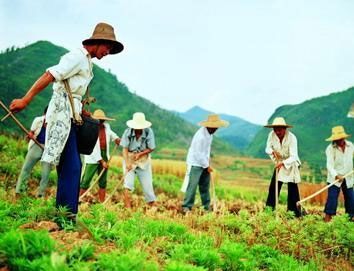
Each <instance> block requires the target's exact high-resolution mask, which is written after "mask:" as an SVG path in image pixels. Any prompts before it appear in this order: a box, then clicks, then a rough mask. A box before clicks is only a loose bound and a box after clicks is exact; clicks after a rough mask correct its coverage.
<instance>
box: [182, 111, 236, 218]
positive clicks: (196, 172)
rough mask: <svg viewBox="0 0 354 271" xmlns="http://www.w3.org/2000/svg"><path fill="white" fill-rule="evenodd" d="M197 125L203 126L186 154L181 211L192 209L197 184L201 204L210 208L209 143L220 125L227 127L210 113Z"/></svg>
mask: <svg viewBox="0 0 354 271" xmlns="http://www.w3.org/2000/svg"><path fill="white" fill-rule="evenodd" d="M199 125H200V126H203V127H201V128H199V130H198V131H197V132H196V133H195V135H194V136H193V139H192V143H191V146H190V147H189V150H188V154H187V173H186V178H185V182H184V183H183V186H182V189H181V190H182V191H183V192H184V191H185V192H186V194H185V197H184V201H183V204H182V208H183V212H188V211H190V210H192V207H193V205H194V201H195V195H196V192H197V187H198V186H199V192H200V197H201V200H202V205H203V207H204V209H205V210H210V192H209V187H210V172H212V169H211V167H210V150H211V143H212V140H213V134H214V133H215V132H216V130H217V129H218V128H220V127H227V126H228V125H229V123H228V122H227V121H225V120H221V119H220V117H219V116H218V115H215V114H212V115H209V116H208V119H207V120H204V121H202V122H200V123H199Z"/></svg>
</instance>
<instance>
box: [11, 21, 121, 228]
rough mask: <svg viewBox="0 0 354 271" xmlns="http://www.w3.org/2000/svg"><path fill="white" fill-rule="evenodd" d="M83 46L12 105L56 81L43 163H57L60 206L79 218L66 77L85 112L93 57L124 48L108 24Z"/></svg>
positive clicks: (77, 173)
mask: <svg viewBox="0 0 354 271" xmlns="http://www.w3.org/2000/svg"><path fill="white" fill-rule="evenodd" d="M82 45H83V46H82V47H81V48H78V49H76V50H72V51H70V52H68V53H66V54H65V55H63V56H62V57H61V59H60V61H59V63H58V64H57V65H54V66H52V67H50V68H48V69H47V71H46V72H45V73H44V74H43V75H42V76H40V77H39V78H38V80H37V81H36V82H35V83H34V84H33V85H32V87H31V88H30V89H29V91H28V92H27V93H26V94H25V95H24V96H23V97H22V98H20V99H15V100H13V101H12V102H11V104H10V110H11V111H13V112H19V111H21V110H22V109H24V108H26V107H27V106H28V104H29V103H30V102H31V101H32V99H33V98H34V97H35V96H36V95H37V94H38V93H40V92H41V91H43V90H44V89H45V88H46V87H47V86H48V85H49V84H51V83H53V95H52V98H51V100H50V102H49V106H48V112H47V115H46V118H47V131H46V142H45V143H46V144H45V147H44V152H43V155H42V160H41V161H42V163H49V164H54V165H56V166H57V173H58V182H57V183H58V185H57V196H56V207H57V208H59V207H66V208H67V209H68V213H69V215H68V218H69V219H70V220H72V221H76V214H77V212H78V204H79V187H80V175H81V161H80V154H79V151H78V145H77V132H76V130H77V129H76V124H75V123H74V121H73V117H74V116H73V112H72V111H73V110H72V108H71V104H70V100H69V97H68V92H67V91H68V90H67V89H66V86H65V80H66V82H67V84H68V85H69V87H70V88H71V92H72V96H73V100H74V101H73V107H74V109H75V110H74V111H75V113H78V114H80V113H81V109H82V108H81V99H82V96H83V95H84V94H85V93H86V90H87V86H88V85H89V83H90V82H91V79H92V78H93V73H92V67H93V64H92V59H93V58H97V59H102V58H103V57H105V56H107V55H113V54H118V53H120V52H121V51H123V48H124V46H123V44H122V43H120V42H119V41H117V39H116V36H115V33H114V28H113V27H112V26H111V25H109V24H107V23H98V24H97V25H96V27H95V29H94V31H93V34H92V36H91V37H90V38H88V39H85V40H84V41H82Z"/></svg>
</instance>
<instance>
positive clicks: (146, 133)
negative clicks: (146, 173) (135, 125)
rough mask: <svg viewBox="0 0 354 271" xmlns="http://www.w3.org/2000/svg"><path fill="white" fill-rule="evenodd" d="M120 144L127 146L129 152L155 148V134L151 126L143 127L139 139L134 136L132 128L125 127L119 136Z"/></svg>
mask: <svg viewBox="0 0 354 271" xmlns="http://www.w3.org/2000/svg"><path fill="white" fill-rule="evenodd" d="M120 145H121V146H122V147H123V148H128V151H129V152H141V151H144V150H146V149H151V150H153V149H155V148H156V145H155V136H154V132H153V131H152V129H151V128H145V129H143V133H142V135H141V136H140V137H139V139H137V138H136V136H135V131H134V129H132V128H127V129H126V130H125V131H124V133H123V135H122V138H121V141H120Z"/></svg>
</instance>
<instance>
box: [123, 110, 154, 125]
mask: <svg viewBox="0 0 354 271" xmlns="http://www.w3.org/2000/svg"><path fill="white" fill-rule="evenodd" d="M127 125H128V127H129V128H133V129H145V128H148V127H150V126H151V122H150V121H147V120H146V119H145V115H144V113H141V112H136V113H134V114H133V119H131V120H128V121H127Z"/></svg>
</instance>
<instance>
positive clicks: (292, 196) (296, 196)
mask: <svg viewBox="0 0 354 271" xmlns="http://www.w3.org/2000/svg"><path fill="white" fill-rule="evenodd" d="M282 185H283V182H281V181H278V196H279V194H280V190H281V187H282ZM299 200H300V193H299V188H298V186H297V184H296V183H288V211H292V212H294V213H295V216H296V217H300V216H301V213H300V210H299V208H298V207H297V206H296V202H298V201H299ZM266 206H269V207H272V208H273V210H274V208H275V170H274V171H273V176H272V180H271V182H270V186H269V191H268V198H267V202H266Z"/></svg>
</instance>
